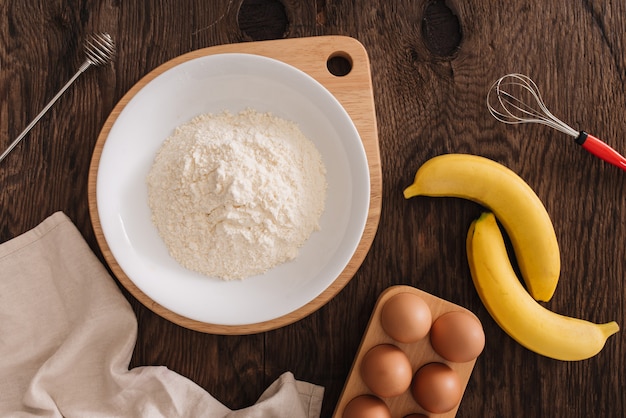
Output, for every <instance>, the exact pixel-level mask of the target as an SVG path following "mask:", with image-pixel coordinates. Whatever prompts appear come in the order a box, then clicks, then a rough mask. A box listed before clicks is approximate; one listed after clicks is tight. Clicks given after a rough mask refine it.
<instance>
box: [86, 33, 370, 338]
mask: <svg viewBox="0 0 626 418" xmlns="http://www.w3.org/2000/svg"><path fill="white" fill-rule="evenodd" d="M234 52H236V53H250V54H257V55H262V56H266V57H270V58H274V59H277V60H280V61H283V62H285V63H287V64H290V65H292V66H294V67H296V68H298V69H300V70H302V71H304V72H305V73H307V74H308V75H310V76H311V77H313V78H314V79H316V80H317V81H318V82H319V83H321V84H322V85H323V86H325V87H326V88H327V89H328V90H329V91H330V92H331V93H332V94H333V95H334V96H335V97H336V98H337V100H339V102H340V103H341V104H342V105H343V107H344V108H345V109H346V111H347V112H348V114H349V115H350V117H351V118H352V120H353V122H354V124H355V126H356V128H357V130H358V132H359V134H360V137H361V140H362V142H363V146H364V148H365V153H366V156H367V161H368V166H369V175H370V186H371V187H370V203H369V211H368V217H367V222H366V225H365V230H364V232H363V236H362V237H361V240H360V243H359V245H358V247H357V249H356V251H355V253H354V255H353V256H352V258H351V259H350V261H349V263H348V265H347V266H346V268H345V269H344V270H343V271H342V272H341V274H340V275H339V276H338V277H337V278H336V280H335V281H334V282H333V283H332V284H331V285H330V286H329V287H328V288H327V289H326V290H325V291H324V292H323V293H322V294H320V295H319V296H318V297H317V298H316V299H314V300H312V301H311V302H309V303H308V304H306V305H305V306H302V307H301V308H299V309H297V310H295V311H293V312H291V313H289V314H287V315H284V316H282V317H280V318H276V319H273V320H270V321H265V322H259V323H255V324H249V325H241V326H239V325H238V326H227V325H221V324H208V323H204V322H198V321H195V320H192V319H189V318H186V317H184V316H181V315H179V314H177V313H175V312H172V311H170V310H168V309H166V308H164V307H163V306H161V305H159V304H158V303H156V302H154V301H153V300H152V299H150V298H149V297H148V296H146V295H145V294H144V293H143V292H142V291H141V290H140V289H139V288H138V287H137V286H136V285H135V284H134V283H133V281H132V280H131V279H130V278H129V277H128V276H127V275H126V274H125V273H124V271H123V270H122V269H121V267H120V266H119V265H118V263H117V262H116V260H115V258H114V257H113V255H112V253H111V251H110V249H109V247H108V246H107V242H106V238H105V237H104V234H103V232H102V227H101V225H100V221H99V217H98V208H97V202H96V180H97V177H98V166H99V162H100V156H101V154H102V149H103V147H104V143H105V142H106V140H107V137H108V133H109V131H110V130H111V127H112V126H113V124H114V123H115V121H116V119H117V117H118V116H119V115H120V113H121V112H122V110H123V109H124V107H125V106H126V104H128V102H129V101H130V100H131V99H132V98H133V97H134V96H135V95H136V94H137V93H138V92H139V91H140V90H141V89H142V88H143V87H144V86H145V85H146V84H148V83H149V82H150V81H151V80H153V79H154V78H156V77H157V76H159V75H160V74H162V73H163V72H165V71H167V70H168V69H170V68H172V67H174V66H176V65H179V64H181V63H183V62H186V61H189V60H192V59H195V58H199V57H203V56H207V55H212V54H221V53H234ZM337 59H338V60H341V61H343V62H344V63H345V64H348V68H349V71H348V72H347V74H345V75H334V74H333V73H331V71H330V70H329V67H328V63H329V60H331V61H332V60H337ZM331 68H332V67H331ZM343 68H344V67H343V66H342V69H343ZM335 73H336V72H335ZM342 74H343V73H342ZM88 199H89V212H90V216H91V222H92V224H93V228H94V232H95V235H96V239H97V241H98V244H99V246H100V249H101V251H102V253H103V256H104V258H105V260H106V262H107V263H108V265H109V267H110V268H111V270H112V271H113V273H114V274H115V276H116V277H117V278H118V280H119V281H120V282H121V283H122V285H123V286H124V287H125V288H126V289H127V290H128V291H129V292H130V293H131V294H132V295H133V296H134V297H135V298H137V299H138V300H139V301H140V302H141V303H143V304H144V305H145V306H147V307H148V308H149V309H151V310H152V311H154V312H155V313H157V314H158V315H160V316H162V317H164V318H166V319H168V320H170V321H172V322H174V323H176V324H179V325H181V326H183V327H186V328H191V329H194V330H197V331H201V332H207V333H214V334H251V333H256V332H262V331H267V330H271V329H275V328H279V327H282V326H285V325H288V324H290V323H293V322H295V321H297V320H299V319H302V318H304V317H305V316H307V315H309V314H311V313H313V312H314V311H316V310H317V309H319V308H320V307H321V306H323V305H324V304H325V303H326V302H328V301H329V300H330V299H332V298H333V297H334V296H335V295H336V294H337V293H338V292H339V291H340V290H341V289H342V288H343V287H344V286H345V285H346V284H347V283H348V282H349V281H350V279H351V278H352V277H353V276H354V274H355V273H356V271H357V270H358V269H359V267H360V266H361V263H362V262H363V260H364V259H365V256H366V255H367V252H368V251H369V248H370V246H371V244H372V241H373V239H374V236H375V234H376V230H377V228H378V221H379V218H380V210H381V200H382V174H381V166H380V152H379V146H378V131H377V127H376V113H375V109H374V97H373V92H372V81H371V75H370V64H369V58H368V55H367V52H366V50H365V48H364V47H363V45H362V44H361V43H359V42H358V41H357V40H356V39H353V38H349V37H345V36H320V37H311V38H295V39H281V40H274V41H261V42H248V43H239V44H228V45H220V46H214V47H209V48H204V49H199V50H196V51H192V52H189V53H187V54H184V55H181V56H179V57H177V58H174V59H172V60H171V61H168V62H166V63H165V64H163V65H161V66H159V67H158V68H156V69H154V70H153V71H151V72H150V73H149V74H147V75H146V76H145V77H144V78H143V79H141V80H140V81H139V82H138V83H137V84H136V85H135V86H134V87H133V88H131V89H130V90H129V92H128V93H127V94H126V95H125V96H124V97H123V98H122V99H121V100H120V102H119V103H118V104H117V105H116V106H115V108H114V109H113V111H112V112H111V114H110V116H109V117H108V119H107V120H106V121H105V123H104V126H103V128H102V131H101V132H100V135H99V137H98V140H97V143H96V146H95V148H94V152H93V157H92V161H91V166H90V170H89V182H88Z"/></svg>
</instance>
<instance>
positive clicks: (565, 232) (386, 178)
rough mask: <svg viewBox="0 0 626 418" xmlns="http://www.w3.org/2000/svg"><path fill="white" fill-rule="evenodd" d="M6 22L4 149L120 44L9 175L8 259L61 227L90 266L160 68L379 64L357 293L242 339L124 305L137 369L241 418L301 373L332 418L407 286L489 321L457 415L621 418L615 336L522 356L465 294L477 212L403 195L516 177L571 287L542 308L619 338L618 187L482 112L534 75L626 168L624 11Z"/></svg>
mask: <svg viewBox="0 0 626 418" xmlns="http://www.w3.org/2000/svg"><path fill="white" fill-rule="evenodd" d="M0 16H2V17H1V18H0V148H2V149H4V148H5V147H6V146H8V145H9V144H10V142H12V140H13V139H14V138H15V137H17V136H18V134H19V133H20V132H21V131H22V129H23V128H24V127H25V126H26V125H27V124H28V123H29V121H30V120H31V119H32V118H33V117H34V116H35V115H36V114H37V113H38V112H39V110H40V109H41V108H42V107H43V106H44V105H45V104H46V103H47V101H48V100H49V99H50V98H51V97H52V96H53V95H54V94H55V93H56V91H57V90H58V89H59V88H60V87H61V86H62V85H63V84H64V83H65V82H66V81H67V80H68V79H69V78H70V77H71V76H72V75H73V74H74V72H75V71H76V69H77V68H78V66H79V65H80V63H81V61H82V59H83V56H82V51H81V43H82V40H83V39H84V37H85V35H87V34H89V33H91V32H94V31H108V32H109V33H110V34H111V35H112V36H113V38H114V39H115V41H116V42H117V44H118V49H119V53H118V56H117V58H116V60H115V62H114V63H113V64H111V65H110V66H108V67H106V68H100V69H92V70H89V71H88V72H86V73H85V74H83V76H81V77H80V78H79V79H78V81H77V82H76V83H75V85H74V86H73V87H72V88H71V89H70V90H69V91H68V92H67V93H66V94H65V95H64V96H63V97H62V98H61V100H60V101H59V102H58V103H57V105H56V106H55V107H53V109H52V110H51V111H50V112H49V113H48V114H47V115H46V116H45V117H44V118H43V119H42V120H41V122H40V123H39V124H38V125H37V126H35V128H34V129H33V130H32V132H31V133H30V134H29V135H28V137H27V138H26V139H25V140H24V141H23V142H22V143H21V144H20V145H19V146H18V147H17V148H16V149H15V150H14V151H13V153H12V154H11V155H10V156H9V157H8V158H7V159H6V160H5V161H3V162H2V163H1V165H0V185H1V186H0V219H1V223H0V241H2V242H4V241H6V240H9V239H11V238H12V237H15V236H17V235H19V234H21V233H23V232H25V231H27V230H29V229H31V228H33V227H34V226H36V225H37V224H38V223H39V222H41V221H42V220H43V219H44V218H46V217H47V216H49V215H50V214H52V213H53V212H55V211H59V210H60V211H63V212H65V213H66V214H67V215H68V216H69V217H70V218H71V219H72V220H73V222H74V223H75V224H76V225H77V226H78V228H79V229H80V231H81V232H82V233H83V236H84V237H85V239H86V240H87V242H88V243H89V244H90V245H91V247H92V249H93V250H94V252H95V253H96V254H98V255H100V252H99V248H98V246H97V243H96V240H95V237H94V233H93V229H92V227H91V223H90V218H89V211H88V204H87V176H88V169H89V163H90V159H91V154H92V152H93V147H94V144H95V142H96V139H97V136H98V133H99V130H100V128H101V126H102V124H103V122H104V120H105V119H106V117H107V115H108V114H109V112H110V111H111V109H112V108H113V107H114V106H115V104H116V102H117V101H118V100H119V99H120V98H121V97H122V96H123V95H124V93H125V92H126V91H127V90H128V89H130V88H131V87H132V86H133V85H134V83H136V82H137V81H138V80H139V79H140V78H141V77H142V76H144V75H145V74H146V73H148V72H149V71H150V70H152V69H154V68H155V67H157V66H158V65H160V64H162V63H164V62H165V61H167V60H169V59H171V58H173V57H176V56H178V55H180V54H183V53H185V52H189V51H192V50H194V49H198V48H203V47H207V46H213V45H219V44H226V43H237V42H249V41H253V40H262V39H280V38H294V37H304V36H317V35H347V36H351V37H354V38H356V39H358V40H359V41H360V42H361V43H362V44H363V45H364V46H365V47H366V49H367V51H368V53H369V56H370V60H371V71H372V81H373V87H374V97H375V104H376V112H377V123H378V129H379V140H380V151H381V164H382V170H383V209H382V216H381V219H380V224H379V228H378V233H377V236H376V238H375V240H374V243H373V245H372V248H371V250H370V252H369V254H368V256H367V258H366V259H365V262H364V263H363V265H362V267H361V268H360V270H359V271H358V273H357V274H356V276H355V277H354V279H353V280H352V281H351V282H350V283H349V284H348V285H347V286H346V287H345V288H344V289H343V290H342V291H341V292H340V293H339V294H338V295H337V296H336V297H335V298H334V299H333V300H331V301H330V302H329V303H328V304H327V305H325V306H324V307H322V308H321V309H320V310H318V311H317V312H315V313H314V314H312V315H310V316H309V317H307V318H305V319H302V320H301V321H298V322H297V323H295V324H293V325H290V326H287V327H285V328H281V329H278V330H275V331H270V332H266V333H262V334H257V335H250V336H216V335H207V334H202V333H199V332H195V331H191V330H187V329H184V328H181V327H179V326H177V325H174V324H172V323H170V322H168V321H166V320H164V319H162V318H160V317H159V316H157V315H155V314H153V313H152V312H151V311H150V310H148V309H147V308H145V307H144V306H143V305H141V304H140V303H138V302H137V301H136V300H134V299H133V298H132V297H131V296H130V295H129V294H128V293H126V292H124V293H125V295H126V296H127V297H128V299H129V300H130V302H131V304H132V306H133V308H134V310H135V313H136V314H137V318H138V321H139V336H138V341H137V345H136V349H135V352H134V356H133V359H132V363H131V366H132V367H135V366H141V365H165V366H167V367H169V368H170V369H172V370H175V371H176V372H178V373H180V374H182V375H184V376H186V377H188V378H190V379H192V380H193V381H195V382H196V383H198V384H199V385H200V386H202V387H203V388H205V389H206V390H207V391H209V392H210V393H211V394H213V395H214V396H215V397H216V398H217V399H219V400H220V401H222V402H223V403H224V404H226V405H227V406H228V407H230V408H233V409H235V408H242V407H245V406H248V405H250V404H252V403H254V401H255V400H256V399H257V397H258V396H259V395H260V394H261V392H262V391H263V390H264V389H265V388H266V387H267V386H268V385H269V384H270V383H271V382H272V381H273V380H274V379H275V378H276V377H277V376H279V375H280V374H281V373H282V372H284V371H292V372H293V373H294V375H295V376H296V378H297V379H300V380H305V381H309V382H312V383H316V384H319V385H322V386H324V387H325V388H326V392H325V398H324V406H323V416H330V415H331V414H332V411H333V409H334V406H335V404H336V402H337V400H338V398H339V395H340V392H341V389H342V387H343V384H344V382H345V379H346V377H347V375H348V372H349V369H350V366H351V363H352V360H353V358H354V355H355V353H356V350H357V348H358V345H359V342H360V340H361V336H362V333H363V331H364V329H365V327H366V324H367V320H368V318H369V315H370V313H371V310H372V308H373V306H374V303H375V301H376V299H377V297H378V295H379V294H380V293H381V292H382V291H383V290H384V289H386V288H387V287H389V286H391V285H394V284H409V285H412V286H415V287H418V288H419V289H422V290H424V291H427V292H429V293H432V294H433V295H436V296H438V297H441V298H444V299H446V300H449V301H451V302H453V303H456V304H459V305H462V306H464V307H466V308H468V309H470V310H472V311H473V312H475V313H476V315H478V317H479V318H480V319H481V320H482V322H483V325H484V328H485V332H486V337H487V345H486V348H485V351H484V353H483V354H482V355H481V357H480V358H479V359H478V361H477V363H476V367H475V369H474V372H473V374H472V377H471V379H470V383H469V385H468V388H467V391H466V393H465V396H464V398H463V401H462V404H461V407H460V409H459V414H458V416H460V417H522V416H523V417H588V416H598V417H623V416H625V415H626V394H625V393H626V392H625V391H624V386H623V385H624V381H625V380H626V374H625V370H626V338H625V337H624V335H625V334H624V333H623V332H620V333H618V334H617V335H616V336H614V337H612V338H611V339H609V341H608V343H607V345H606V347H605V348H604V350H603V351H602V352H600V354H598V355H597V356H595V357H593V358H591V359H589V360H585V361H580V362H560V361H555V360H551V359H548V358H544V357H541V356H539V355H536V354H534V353H532V352H530V351H528V350H526V349H524V348H523V347H521V346H520V345H518V344H517V343H515V342H514V341H513V340H512V339H511V338H509V337H508V336H507V335H506V334H505V333H504V332H503V331H501V330H500V328H498V326H497V325H496V324H495V322H494V321H493V320H492V319H491V317H490V316H489V315H488V313H487V311H486V310H485V308H484V307H483V305H482V304H481V302H480V299H479V298H478V296H477V294H476V291H475V289H474V287H473V285H472V282H471V279H470V275H469V269H468V266H467V259H466V255H465V247H464V245H465V235H466V231H467V227H468V225H469V223H470V222H471V221H472V220H473V219H474V218H475V217H476V216H477V215H478V214H479V213H480V212H481V207H480V206H478V205H477V204H474V203H470V202H468V201H465V200H460V199H451V198H450V199H449V198H438V199H428V198H416V199H412V200H409V201H406V200H404V198H403V196H402V190H403V189H404V187H406V186H407V185H408V184H410V183H411V181H412V179H413V175H414V174H415V171H416V169H417V168H418V167H419V166H420V165H421V164H422V163H423V162H425V161H426V160H427V159H429V158H430V157H433V156H435V155H438V154H442V153H449V152H464V153H472V154H479V155H484V156H487V157H490V158H492V159H495V160H496V161H499V162H501V163H503V164H505V165H507V166H508V167H510V168H511V169H513V170H514V171H515V172H517V173H518V174H519V175H520V176H522V177H523V178H524V179H525V180H526V181H527V182H528V183H529V184H530V185H531V187H533V189H534V190H535V191H536V192H537V194H538V195H539V197H540V198H541V199H542V201H543V202H544V204H545V206H546V208H547V210H548V212H549V213H550V215H551V217H552V219H553V222H554V227H555V230H556V234H557V238H558V240H559V244H560V247H561V259H562V273H561V281H560V284H559V286H558V289H557V291H556V294H555V296H554V298H553V300H552V301H551V302H549V303H548V304H546V306H547V307H549V308H550V309H552V310H555V311H558V312H560V313H563V314H566V315H571V316H577V317H581V318H585V319H588V320H591V321H595V322H607V321H609V320H616V321H617V322H618V323H620V325H622V327H623V326H624V323H625V322H626V321H625V319H626V311H625V307H624V305H625V299H626V297H625V287H624V277H625V271H624V266H625V264H626V263H625V257H626V254H625V251H626V245H624V244H625V242H624V236H625V235H626V221H625V220H624V219H626V218H622V216H621V212H622V211H623V210H626V201H625V199H624V195H623V190H624V187H625V180H626V173H624V172H622V171H620V170H619V169H617V168H615V167H613V166H610V165H608V164H606V163H603V162H602V161H600V160H598V159H596V158H594V157H592V156H590V155H589V154H587V153H585V152H584V151H583V150H582V149H581V148H580V147H579V146H577V145H576V144H575V143H574V142H573V141H571V140H570V139H569V137H566V136H564V135H563V134H561V133H558V132H556V131H553V130H550V129H549V128H545V127H542V126H519V127H509V126H505V125H503V124H499V123H498V122H496V121H495V120H494V119H493V118H491V116H490V115H489V114H488V112H487V110H486V107H485V95H486V92H487V89H488V87H489V85H490V84H491V83H492V82H493V81H494V80H495V79H496V78H497V77H499V76H500V75H503V74H505V73H509V72H522V73H526V74H529V75H530V76H531V77H533V78H534V79H535V80H536V81H537V82H538V84H539V85H540V86H541V88H542V91H543V93H544V98H545V100H546V102H547V103H548V106H549V107H550V108H551V110H552V111H553V112H554V113H555V114H556V115H558V116H560V117H561V118H562V119H563V120H565V121H567V122H569V123H570V124H571V125H573V126H574V127H575V128H577V129H585V130H587V131H589V132H591V133H594V134H596V135H597V136H599V137H600V138H602V139H604V140H605V141H606V142H608V143H609V144H610V145H612V146H613V147H615V148H616V149H618V150H621V151H622V152H626V122H625V119H626V118H624V114H625V109H626V95H625V94H624V90H625V87H626V85H625V82H626V80H625V79H626V3H624V2H622V1H611V2H603V1H593V0H585V1H578V2H569V3H568V5H567V6H564V5H563V4H562V3H559V2H543V1H539V0H531V1H519V0H510V1H500V2H492V1H488V0H474V1H471V2H468V1H455V0H450V1H446V2H445V3H444V2H443V1H425V0H394V1H388V0H378V1H377V0H368V1H364V2H361V1H341V0H317V1H315V2H313V1H312V2H305V1H296V0H284V1H282V2H279V1H277V0H274V1H270V0H249V1H242V0H219V1H217V0H216V1H204V0H177V1H173V0H169V1H159V0H129V1H116V0H102V1H90V0H85V1H81V2H76V1H69V0H57V1H47V0H46V1H44V0H24V1H15V0H2V1H0ZM1 275H2V272H0V276H1Z"/></svg>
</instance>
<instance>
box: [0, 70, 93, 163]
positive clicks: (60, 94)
mask: <svg viewBox="0 0 626 418" xmlns="http://www.w3.org/2000/svg"><path fill="white" fill-rule="evenodd" d="M90 65H91V63H90V62H89V61H85V62H84V63H83V64H82V65H81V66H80V68H79V69H78V71H77V72H76V74H74V75H73V76H72V78H71V79H70V81H68V82H67V83H65V85H64V86H63V87H62V88H61V90H59V92H58V93H57V94H56V95H55V96H54V97H53V98H52V100H50V101H49V102H48V104H47V105H46V106H45V107H44V108H43V109H42V110H41V112H39V114H38V115H37V116H35V119H33V120H32V122H31V123H29V124H28V126H27V127H26V129H24V130H23V131H22V133H21V134H20V135H19V136H18V137H17V138H16V139H15V140H14V141H13V142H12V143H11V145H9V147H8V148H7V149H6V150H5V151H4V152H3V153H2V155H0V162H2V160H4V159H5V158H6V156H7V155H9V153H10V152H11V151H13V148H15V147H16V146H17V144H19V143H20V141H21V140H22V139H24V137H25V136H26V135H27V134H28V132H30V130H31V129H33V126H35V125H36V124H37V122H39V120H40V119H41V118H42V117H43V115H45V114H46V112H48V110H50V108H51V107H52V105H54V104H55V103H56V101H57V100H59V98H60V97H61V96H62V95H63V93H65V90H67V89H68V88H69V87H70V86H71V85H72V83H74V81H76V79H77V78H78V77H79V76H80V75H81V74H82V73H84V72H85V70H86V69H87V68H89V66H90Z"/></svg>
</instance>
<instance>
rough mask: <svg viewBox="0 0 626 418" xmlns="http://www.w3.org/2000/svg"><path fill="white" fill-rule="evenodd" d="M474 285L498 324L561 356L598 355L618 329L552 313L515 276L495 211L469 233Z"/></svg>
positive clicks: (611, 324) (534, 347)
mask: <svg viewBox="0 0 626 418" xmlns="http://www.w3.org/2000/svg"><path fill="white" fill-rule="evenodd" d="M467 257H468V261H469V265H470V271H471V273H472V280H473V281H474V286H475V287H476V290H477V292H478V295H479V296H480V299H481V300H482V302H483V304H484V305H485V307H486V308H487V310H488V311H489V313H490V314H491V316H492V317H493V319H494V320H495V321H496V322H497V323H498V325H499V326H500V327H501V328H502V329H503V330H504V331H505V332H506V333H507V334H509V335H510V336H511V337H512V338H513V339H514V340H516V341H517V342H518V343H520V344H521V345H523V346H524V347H526V348H528V349H529V350H532V351H534V352H536V353H538V354H541V355H543V356H546V357H551V358H554V359H557V360H583V359H586V358H589V357H592V356H594V355H596V354H597V353H598V352H600V350H602V348H603V347H604V344H605V342H606V339H607V338H608V337H609V336H611V335H613V334H615V333H616V332H617V331H619V326H618V325H617V323H616V322H614V321H613V322H609V323H606V324H594V323H592V322H588V321H584V320H582V319H577V318H570V317H567V316H563V315H559V314H557V313H555V312H552V311H550V310H548V309H546V308H544V307H543V306H541V305H540V304H538V303H537V302H536V301H535V300H533V298H532V297H531V296H530V295H529V294H528V293H527V292H526V290H525V289H524V287H523V286H522V284H521V283H520V281H519V280H518V279H517V276H516V275H515V271H514V270H513V267H512V266H511V262H510V261H509V257H508V254H507V251H506V247H505V244H504V239H503V237H502V234H501V232H500V229H499V227H498V224H497V223H496V218H495V217H494V215H493V213H484V214H483V215H481V217H480V218H478V219H477V220H476V221H474V222H473V223H472V225H471V227H470V230H469V233H468V236H467Z"/></svg>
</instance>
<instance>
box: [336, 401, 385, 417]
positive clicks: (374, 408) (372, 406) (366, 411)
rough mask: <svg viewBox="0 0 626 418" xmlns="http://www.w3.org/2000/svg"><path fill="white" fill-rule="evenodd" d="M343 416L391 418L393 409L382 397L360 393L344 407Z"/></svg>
mask: <svg viewBox="0 0 626 418" xmlns="http://www.w3.org/2000/svg"><path fill="white" fill-rule="evenodd" d="M342 418H391V411H389V407H387V404H386V403H385V402H383V400H382V399H379V398H377V397H376V396H372V395H360V396H357V397H356V398H354V399H352V400H351V401H350V402H348V404H347V405H346V407H345V408H344V409H343V414H342Z"/></svg>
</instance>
